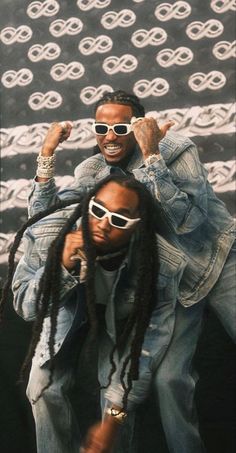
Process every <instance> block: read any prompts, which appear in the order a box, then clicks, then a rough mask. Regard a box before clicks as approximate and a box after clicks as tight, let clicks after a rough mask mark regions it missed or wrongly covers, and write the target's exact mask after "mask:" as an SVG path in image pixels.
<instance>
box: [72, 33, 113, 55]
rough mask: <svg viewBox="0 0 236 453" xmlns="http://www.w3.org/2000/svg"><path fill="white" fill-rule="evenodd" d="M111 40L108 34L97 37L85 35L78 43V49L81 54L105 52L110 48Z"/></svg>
mask: <svg viewBox="0 0 236 453" xmlns="http://www.w3.org/2000/svg"><path fill="white" fill-rule="evenodd" d="M112 46H113V41H112V39H111V38H109V36H106V35H100V36H97V38H92V37H91V36H87V37H86V38H84V39H82V40H81V41H80V43H79V50H80V52H81V53H82V54H83V55H92V54H93V53H95V52H98V53H105V52H108V51H109V50H111V48H112Z"/></svg>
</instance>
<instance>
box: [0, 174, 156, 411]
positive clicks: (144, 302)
mask: <svg viewBox="0 0 236 453" xmlns="http://www.w3.org/2000/svg"><path fill="white" fill-rule="evenodd" d="M109 182H116V183H117V184H118V185H121V186H122V187H126V188H127V189H128V190H133V191H134V192H136V194H137V195H138V199H139V216H140V218H141V220H140V222H139V223H138V224H137V227H136V230H135V231H136V232H137V234H138V235H139V238H140V242H139V245H138V247H137V248H136V253H137V260H136V265H137V272H136V291H135V300H134V305H133V309H132V311H131V313H130V315H129V317H128V319H127V322H126V325H125V328H124V330H123V332H122V334H121V335H120V337H119V338H117V342H116V345H115V346H114V348H113V350H112V351H111V354H110V362H111V370H110V374H109V376H108V384H107V386H106V387H108V386H109V385H110V383H111V379H112V375H113V373H114V372H115V370H116V365H115V361H114V353H115V351H116V350H117V348H124V346H125V344H126V343H127V339H128V338H129V337H130V336H131V334H132V340H131V345H130V352H129V354H128V356H127V357H126V358H125V360H124V362H123V367H122V371H121V375H120V380H121V384H122V387H123V389H124V397H123V407H124V408H126V406H127V401H128V394H129V392H130V390H131V389H132V382H133V381H134V380H137V379H138V369H139V358H140V354H141V348H142V343H143V340H144V335H145V331H146V328H147V326H148V322H149V319H150V316H151V313H152V310H153V307H154V305H156V278H157V272H158V256H157V242H156V241H157V239H156V234H155V232H156V231H157V225H156V221H155V220H156V217H154V212H155V210H156V207H154V200H153V199H152V196H151V195H150V193H149V192H148V190H147V189H146V188H145V186H144V185H143V184H141V183H140V182H138V181H137V180H135V179H134V178H133V177H128V176H126V175H120V174H117V175H112V176H109V177H107V178H105V179H104V180H103V181H101V182H100V183H98V184H97V185H96V186H95V188H94V189H93V190H92V191H91V192H90V193H89V194H88V195H86V196H85V198H84V199H83V201H82V203H80V202H81V199H78V198H77V199H73V200H69V201H68V200H67V201H61V202H60V203H57V204H56V205H54V206H52V207H50V208H49V209H47V210H46V211H44V212H41V213H38V214H36V215H35V216H34V217H32V218H31V219H29V220H28V222H27V223H26V224H25V225H23V227H22V228H21V229H20V230H19V232H18V233H17V235H16V237H15V240H14V243H13V245H12V248H11V252H10V255H9V271H8V277H7V281H6V284H5V286H4V289H3V294H2V300H1V301H0V309H1V312H2V310H3V307H4V304H5V303H6V298H7V294H8V291H9V289H10V286H11V282H12V278H13V273H14V258H15V253H16V251H17V249H18V246H19V244H20V241H21V238H22V236H23V233H24V231H25V230H26V229H27V227H29V226H31V225H33V224H34V223H35V222H37V221H39V220H40V219H42V218H44V217H45V216H47V215H49V214H51V213H53V212H55V211H56V210H58V209H62V208H65V207H67V206H69V205H72V204H75V203H77V206H76V208H75V209H74V210H73V212H72V214H71V215H70V216H69V217H68V219H67V221H66V223H65V224H64V226H63V227H62V229H61V230H60V232H59V234H58V235H57V237H56V238H55V239H54V240H53V241H52V243H51V245H50V247H49V251H48V256H47V260H46V263H45V269H44V273H43V275H42V277H41V280H40V283H39V288H38V294H37V297H36V320H35V323H34V327H33V332H32V339H31V343H30V346H29V350H28V353H27V356H26V358H25V361H24V363H23V365H22V369H21V378H23V377H24V375H25V373H26V371H27V369H28V366H29V364H30V363H31V359H32V357H33V355H34V352H35V348H36V346H37V344H38V341H39V339H40V334H41V331H42V327H43V321H44V318H45V317H46V316H50V320H51V331H50V335H49V353H50V360H49V370H50V375H49V381H48V383H47V384H46V385H45V387H44V388H43V389H42V390H41V393H40V395H39V396H38V399H39V398H40V396H41V395H42V393H43V391H44V390H45V389H46V388H48V387H49V386H50V385H51V383H52V379H53V370H54V342H55V333H56V328H57V317H58V311H59V301H60V297H59V295H60V284H58V283H60V276H61V256H62V252H63V247H64V242H65V236H66V234H67V233H69V232H70V231H71V229H72V228H73V226H74V224H75V222H76V220H77V219H78V218H79V217H81V216H82V231H83V238H84V251H85V254H86V258H87V267H88V273H87V277H86V282H85V286H86V304H87V311H88V319H89V328H90V330H89V334H90V337H89V338H90V341H91V343H92V342H93V340H94V339H95V338H96V337H97V329H98V320H97V315H96V294H95V278H94V276H95V265H96V264H95V260H96V251H95V248H94V245H93V243H92V240H91V237H90V233H89V214H88V204H89V201H90V199H91V197H93V196H94V195H96V193H97V192H98V191H99V190H100V189H101V188H103V187H105V186H106V185H107V184H108V183H109ZM128 365H129V369H128V372H127V368H128ZM126 375H127V377H126Z"/></svg>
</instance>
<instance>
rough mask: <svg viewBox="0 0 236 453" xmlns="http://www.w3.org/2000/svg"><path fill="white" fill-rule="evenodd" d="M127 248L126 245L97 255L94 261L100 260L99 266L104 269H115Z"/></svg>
mask: <svg viewBox="0 0 236 453" xmlns="http://www.w3.org/2000/svg"><path fill="white" fill-rule="evenodd" d="M127 250H128V247H127V246H126V247H125V248H122V249H120V250H117V251H115V252H110V253H107V254H106V255H98V256H97V258H96V261H100V264H101V266H102V267H103V268H104V269H106V270H110V271H112V270H115V269H117V268H118V267H119V266H120V265H121V263H122V261H123V259H124V257H125V255H126V253H127Z"/></svg>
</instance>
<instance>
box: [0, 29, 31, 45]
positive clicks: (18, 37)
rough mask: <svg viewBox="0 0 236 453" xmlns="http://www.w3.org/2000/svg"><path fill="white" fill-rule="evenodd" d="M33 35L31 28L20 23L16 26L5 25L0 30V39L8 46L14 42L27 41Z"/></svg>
mask: <svg viewBox="0 0 236 453" xmlns="http://www.w3.org/2000/svg"><path fill="white" fill-rule="evenodd" d="M32 35H33V32H32V29H31V28H30V27H28V26H27V25H20V26H19V27H17V28H14V27H6V28H4V29H3V30H2V31H1V34H0V39H1V41H2V42H3V44H6V45H7V46H10V45H11V44H13V43H14V42H19V43H23V42H27V41H29V40H30V39H31V37H32Z"/></svg>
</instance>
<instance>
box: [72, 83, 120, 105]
mask: <svg viewBox="0 0 236 453" xmlns="http://www.w3.org/2000/svg"><path fill="white" fill-rule="evenodd" d="M106 91H113V90H112V87H111V86H110V85H100V86H99V87H98V88H96V87H92V86H87V87H85V88H84V89H83V90H81V93H80V99H81V101H82V102H83V103H84V104H86V105H91V104H94V102H97V101H98V99H100V97H102V96H103V94H104V93H105V92H106Z"/></svg>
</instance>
